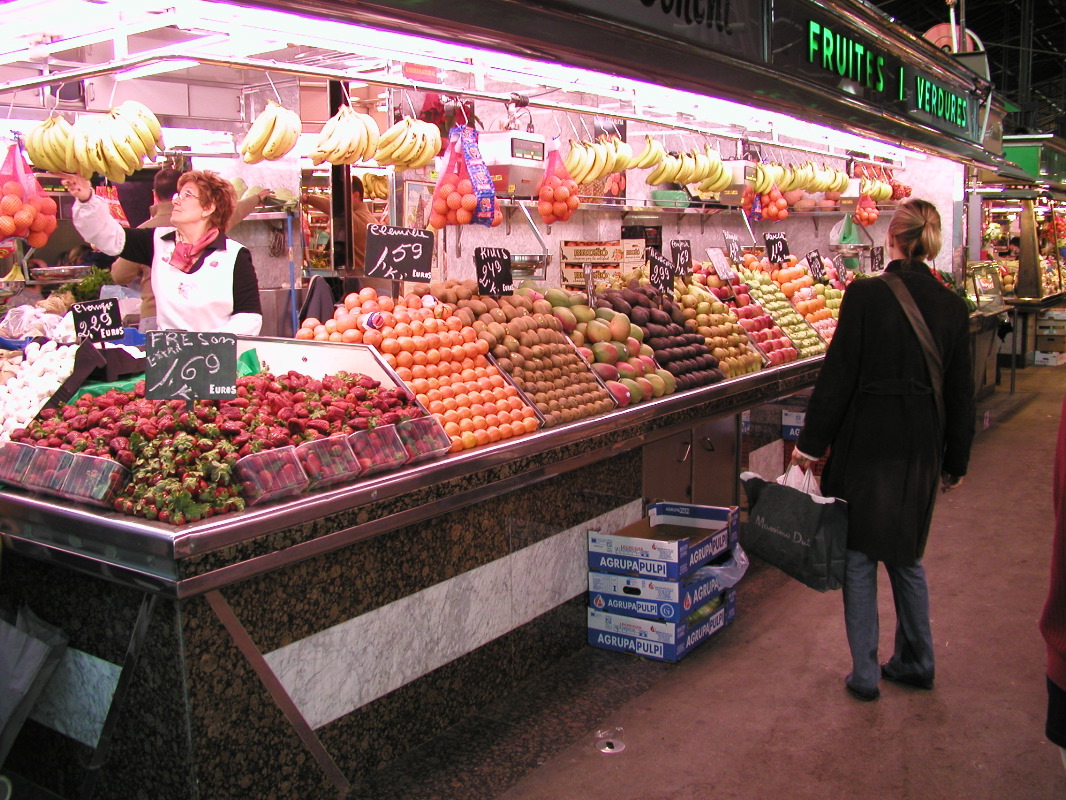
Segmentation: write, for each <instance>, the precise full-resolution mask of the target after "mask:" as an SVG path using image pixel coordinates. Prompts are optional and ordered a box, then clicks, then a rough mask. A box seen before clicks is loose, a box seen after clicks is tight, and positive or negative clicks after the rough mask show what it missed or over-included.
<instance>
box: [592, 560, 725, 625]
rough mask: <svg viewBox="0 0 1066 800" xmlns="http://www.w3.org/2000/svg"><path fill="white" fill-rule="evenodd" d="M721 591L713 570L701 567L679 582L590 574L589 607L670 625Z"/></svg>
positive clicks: (722, 590)
mask: <svg viewBox="0 0 1066 800" xmlns="http://www.w3.org/2000/svg"><path fill="white" fill-rule="evenodd" d="M725 589H726V587H725V586H723V585H722V582H721V579H720V578H719V577H718V570H716V569H715V568H714V567H701V568H700V569H698V570H696V571H695V572H693V573H692V574H691V575H689V576H688V577H687V578H685V579H684V580H681V581H658V580H653V579H651V578H637V577H633V576H632V575H613V574H611V573H609V572H590V573H589V607H590V608H594V609H596V610H597V611H603V612H606V613H610V614H625V615H626V616H630V617H641V618H643V619H661V620H664V621H666V622H673V621H677V620H680V619H684V618H685V617H687V616H689V615H690V614H691V613H693V612H694V611H696V610H697V609H699V608H700V607H701V606H703V605H705V604H706V603H709V602H710V601H711V600H713V599H714V598H715V597H717V596H718V595H720V594H721V593H722V592H724V591H725Z"/></svg>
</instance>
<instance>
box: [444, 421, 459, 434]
mask: <svg viewBox="0 0 1066 800" xmlns="http://www.w3.org/2000/svg"><path fill="white" fill-rule="evenodd" d="M444 432H445V433H446V434H448V435H449V436H458V435H459V433H460V431H459V426H458V425H456V424H455V423H454V422H445V423H444Z"/></svg>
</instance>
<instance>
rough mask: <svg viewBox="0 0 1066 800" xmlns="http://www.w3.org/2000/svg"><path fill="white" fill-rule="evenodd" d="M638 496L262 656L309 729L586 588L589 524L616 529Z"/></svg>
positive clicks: (635, 510)
mask: <svg viewBox="0 0 1066 800" xmlns="http://www.w3.org/2000/svg"><path fill="white" fill-rule="evenodd" d="M640 505H641V504H640V501H639V500H637V501H633V502H631V503H629V504H627V506H625V507H623V508H621V509H616V510H615V511H612V512H610V513H609V514H605V515H602V516H600V517H597V518H595V519H592V520H589V521H587V522H585V523H583V524H582V525H578V526H575V527H573V528H570V529H569V530H567V531H564V532H562V533H560V534H557V535H555V536H553V537H551V538H550V539H545V540H543V541H541V542H538V543H537V544H534V545H531V546H530V547H527V548H524V549H522V550H520V551H518V552H517V553H515V554H513V555H511V556H507V557H505V558H502V559H497V560H495V561H493V562H490V563H489V564H486V565H484V566H482V567H478V568H477V569H474V570H471V571H469V572H465V573H463V574H461V575H458V576H456V577H454V578H452V579H451V580H448V581H444V582H442V583H440V584H437V585H435V586H432V587H429V588H428V589H424V590H422V591H421V592H417V593H415V594H412V595H409V596H408V597H404V598H401V599H399V600H397V601H395V602H393V603H390V604H389V605H387V606H383V607H381V608H378V609H375V610H374V611H371V612H369V613H366V614H362V615H360V616H357V617H354V618H352V619H350V620H347V621H345V622H342V623H340V624H338V625H334V626H332V627H330V628H327V629H325V630H322V631H320V632H318V633H315V634H312V635H310V636H308V637H305V638H304V639H301V640H299V641H296V642H293V643H292V644H289V645H286V646H284V647H281V648H278V649H277V650H274V651H272V652H270V653H268V654H267V655H266V660H267V663H268V664H269V665H270V667H271V669H273V670H274V672H275V674H276V675H277V676H278V678H279V680H280V681H281V683H282V684H283V685H284V686H285V688H286V690H287V691H288V692H289V694H290V696H291V697H292V699H293V701H294V702H295V703H296V705H297V706H298V707H299V708H300V710H301V712H302V713H303V715H304V717H305V718H306V719H307V720H308V722H309V723H310V724H311V726H312V727H313V728H318V727H321V726H323V725H326V724H328V723H330V722H332V721H333V720H335V719H337V718H339V717H342V716H344V715H345V714H349V713H351V712H352V711H353V710H355V709H357V708H359V707H361V706H363V705H366V704H367V703H369V702H372V701H373V700H375V699H377V698H379V697H381V696H383V695H385V694H388V693H389V692H390V691H393V690H395V689H397V688H398V687H400V686H403V685H404V684H407V683H409V682H411V681H413V680H415V679H417V678H419V677H421V676H423V675H425V674H427V673H429V672H432V671H433V670H435V669H438V668H439V667H441V666H443V665H444V664H447V663H448V662H450V661H453V660H454V659H456V658H459V657H461V656H463V655H465V654H466V653H469V652H471V651H473V650H475V649H477V648H478V647H481V646H482V645H484V644H486V643H487V642H490V641H492V640H493V639H496V638H498V637H500V636H502V635H504V634H506V633H507V632H509V631H510V630H512V629H513V628H515V627H517V626H519V625H521V624H524V623H525V622H528V621H530V620H532V619H534V618H536V617H538V616H540V615H541V614H543V613H545V612H547V611H548V610H550V609H552V608H554V607H555V606H557V605H559V604H560V603H563V602H565V601H567V600H569V599H570V598H572V597H574V596H575V595H578V594H580V593H582V592H583V591H584V589H585V586H586V585H587V583H586V578H585V572H586V569H587V568H586V566H585V565H586V557H585V537H586V532H587V530H588V529H589V528H598V529H604V528H605V527H622V526H623V525H626V524H628V523H629V522H631V521H634V520H635V519H638V518H639V517H640V513H641V508H640Z"/></svg>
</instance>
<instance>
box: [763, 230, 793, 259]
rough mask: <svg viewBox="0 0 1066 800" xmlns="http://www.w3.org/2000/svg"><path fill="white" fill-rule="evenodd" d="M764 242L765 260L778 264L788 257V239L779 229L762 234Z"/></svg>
mask: <svg viewBox="0 0 1066 800" xmlns="http://www.w3.org/2000/svg"><path fill="white" fill-rule="evenodd" d="M762 238H763V240H764V241H765V242H766V260H767V261H769V262H770V263H771V264H780V263H781V262H782V261H784V260H785V259H786V258H788V239H786V238H785V234H783V233H781V231H770V232H768V233H764V234H763V235H762Z"/></svg>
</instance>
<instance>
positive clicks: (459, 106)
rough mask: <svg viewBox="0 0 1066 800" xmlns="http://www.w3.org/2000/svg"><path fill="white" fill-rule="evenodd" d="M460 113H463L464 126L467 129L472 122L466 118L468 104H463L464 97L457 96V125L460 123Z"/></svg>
mask: <svg viewBox="0 0 1066 800" xmlns="http://www.w3.org/2000/svg"><path fill="white" fill-rule="evenodd" d="M460 111H461V112H462V113H463V122H462V125H463V127H464V128H465V127H466V126H467V125H468V124H469V123H470V120H469V119H468V118H467V116H466V104H465V103H463V96H462V95H456V97H455V114H456V117H455V120H456V123H458V122H459V112H460Z"/></svg>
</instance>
